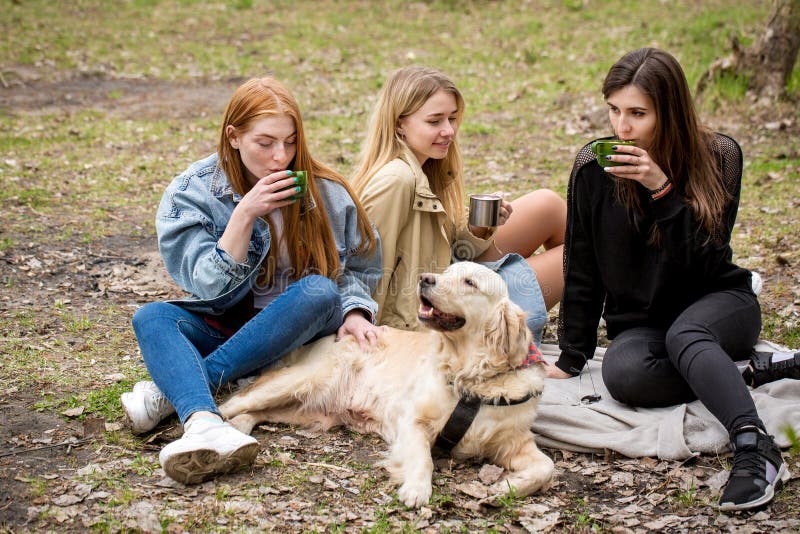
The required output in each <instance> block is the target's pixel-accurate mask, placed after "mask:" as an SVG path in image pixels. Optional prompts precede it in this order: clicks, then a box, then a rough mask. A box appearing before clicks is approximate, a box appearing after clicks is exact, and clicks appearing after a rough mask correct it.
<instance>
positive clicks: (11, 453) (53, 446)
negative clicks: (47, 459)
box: [0, 438, 94, 458]
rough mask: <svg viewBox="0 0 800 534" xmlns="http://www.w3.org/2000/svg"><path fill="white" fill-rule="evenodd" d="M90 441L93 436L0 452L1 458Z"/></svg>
mask: <svg viewBox="0 0 800 534" xmlns="http://www.w3.org/2000/svg"><path fill="white" fill-rule="evenodd" d="M90 441H94V440H93V439H92V438H83V439H79V440H75V441H62V442H61V443H53V444H50V445H40V446H38V447H31V448H30V449H22V450H19V451H10V452H4V453H0V458H5V457H6V456H16V455H17V454H27V453H29V452H33V451H40V450H42V449H54V448H56V447H63V446H64V445H66V446H70V445H83V444H85V443H89V442H90Z"/></svg>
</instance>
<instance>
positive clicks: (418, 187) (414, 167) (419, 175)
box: [401, 150, 436, 198]
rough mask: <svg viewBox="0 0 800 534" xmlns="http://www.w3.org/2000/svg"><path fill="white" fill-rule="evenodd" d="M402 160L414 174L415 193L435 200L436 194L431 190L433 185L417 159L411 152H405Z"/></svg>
mask: <svg viewBox="0 0 800 534" xmlns="http://www.w3.org/2000/svg"><path fill="white" fill-rule="evenodd" d="M401 158H402V159H403V161H405V162H406V164H407V165H408V166H409V167H410V168H411V172H412V173H413V174H414V193H415V194H417V195H420V196H423V197H432V198H435V197H436V194H435V193H434V192H433V191H432V190H431V183H430V181H429V180H428V176H427V175H426V174H425V171H423V170H422V167H421V166H420V164H419V161H418V160H417V157H416V156H415V155H414V154H413V153H412V152H411V151H410V150H405V151H404V153H403V154H402V155H401Z"/></svg>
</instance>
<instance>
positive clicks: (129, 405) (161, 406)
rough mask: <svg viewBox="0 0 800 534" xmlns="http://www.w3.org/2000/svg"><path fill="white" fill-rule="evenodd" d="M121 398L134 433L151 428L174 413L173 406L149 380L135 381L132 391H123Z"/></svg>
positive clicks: (140, 432)
mask: <svg viewBox="0 0 800 534" xmlns="http://www.w3.org/2000/svg"><path fill="white" fill-rule="evenodd" d="M121 400H122V409H123V410H124V411H125V415H126V416H128V419H129V420H130V422H131V430H132V431H133V433H134V434H142V433H144V432H148V431H150V430H153V429H154V428H155V427H156V425H157V424H158V423H160V422H161V421H162V420H163V419H164V418H165V417H167V416H168V415H172V414H173V413H175V408H173V407H172V404H170V402H169V401H168V400H167V398H166V397H165V396H164V394H163V393H161V390H160V389H158V386H156V385H155V383H154V382H151V381H149V380H148V381H144V382H136V384H134V386H133V391H129V392H127V393H123V394H122V396H121Z"/></svg>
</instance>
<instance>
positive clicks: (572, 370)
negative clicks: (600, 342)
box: [554, 352, 586, 376]
mask: <svg viewBox="0 0 800 534" xmlns="http://www.w3.org/2000/svg"><path fill="white" fill-rule="evenodd" d="M554 365H555V366H556V367H558V368H559V369H561V370H562V371H564V372H565V373H567V374H568V375H570V376H578V375H579V374H581V370H582V369H583V366H584V365H586V360H585V359H584V358H583V356H580V355H576V354H569V353H566V352H562V353H561V355H560V356H559V357H558V360H557V361H556V363H555V364H554Z"/></svg>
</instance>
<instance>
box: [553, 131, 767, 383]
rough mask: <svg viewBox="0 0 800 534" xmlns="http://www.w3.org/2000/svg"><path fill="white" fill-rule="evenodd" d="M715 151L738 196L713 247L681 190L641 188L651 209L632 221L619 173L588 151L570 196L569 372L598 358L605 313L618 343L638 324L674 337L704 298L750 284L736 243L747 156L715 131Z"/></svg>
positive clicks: (565, 322)
mask: <svg viewBox="0 0 800 534" xmlns="http://www.w3.org/2000/svg"><path fill="white" fill-rule="evenodd" d="M714 149H715V152H716V154H717V155H718V161H719V164H720V167H721V171H722V177H723V180H724V183H725V187H726V189H727V190H728V193H729V194H730V196H731V200H730V202H729V204H728V206H727V208H726V210H725V214H724V228H723V232H722V236H721V239H719V240H717V241H714V242H708V240H707V237H708V235H707V234H706V233H705V232H704V231H703V229H702V227H701V226H700V225H699V223H698V222H697V221H696V219H695V218H694V215H693V212H692V209H691V208H690V206H689V205H688V204H687V203H686V202H685V201H684V200H683V198H682V194H681V191H678V190H677V188H675V187H673V189H672V190H671V191H670V192H669V193H667V194H666V195H665V196H663V197H661V198H659V199H658V200H652V199H651V198H650V194H649V193H648V191H647V190H646V189H645V188H644V187H640V188H639V192H640V198H639V200H640V204H641V205H642V206H643V209H644V213H643V214H642V215H637V216H636V217H635V218H634V220H631V217H630V216H629V214H628V212H627V210H626V209H625V208H624V207H623V206H622V205H621V204H620V203H619V202H618V201H617V200H616V198H615V193H614V181H613V177H612V176H611V175H609V174H607V173H606V172H605V171H603V169H602V168H601V167H600V165H599V164H598V163H597V161H596V160H595V156H594V154H592V153H591V151H590V150H589V145H586V146H585V147H583V148H582V149H581V151H580V152H579V153H578V156H577V157H576V159H575V165H574V167H573V170H572V175H571V177H570V182H569V189H568V193H567V202H568V210H567V233H566V238H565V245H564V294H563V298H562V301H561V305H560V313H559V327H558V337H559V346H560V348H561V356H560V357H559V359H558V361H557V362H556V366H558V367H559V368H560V369H561V370H563V371H565V372H567V373H569V374H572V375H575V374H577V373H578V372H580V370H581V369H582V368H583V366H584V365H585V363H586V359H588V358H591V357H592V356H593V354H594V351H595V348H596V346H597V325H598V323H599V320H600V314H601V313H603V316H604V317H605V319H606V326H607V329H608V337H609V339H613V338H614V337H615V336H616V335H617V334H619V333H621V332H623V331H625V330H627V329H629V328H633V327H641V326H646V327H653V328H660V329H664V330H665V331H666V330H667V329H668V328H669V326H670V325H671V324H672V323H673V322H674V320H675V319H676V318H677V316H678V315H679V314H680V313H681V312H682V311H683V310H685V309H686V308H687V307H688V306H689V305H690V304H692V303H693V302H695V301H697V300H698V299H699V298H700V297H702V296H703V295H706V294H708V293H711V292H714V291H719V290H722V289H729V288H734V287H736V288H749V287H750V277H751V275H750V272H749V271H747V270H745V269H743V268H741V267H738V266H736V265H735V264H734V263H733V262H732V261H731V258H732V254H733V253H732V251H731V247H730V236H731V231H732V229H733V225H734V222H735V221H736V211H737V209H738V206H739V192H740V189H741V178H742V151H741V149H740V148H739V145H738V144H737V143H736V141H734V140H733V139H731V138H730V137H727V136H724V135H721V134H717V135H716V138H715V143H714ZM653 224H655V225H657V227H658V228H659V231H660V235H661V238H660V245H654V244H649V243H648V240H649V238H650V229H651V227H652V225H653Z"/></svg>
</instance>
